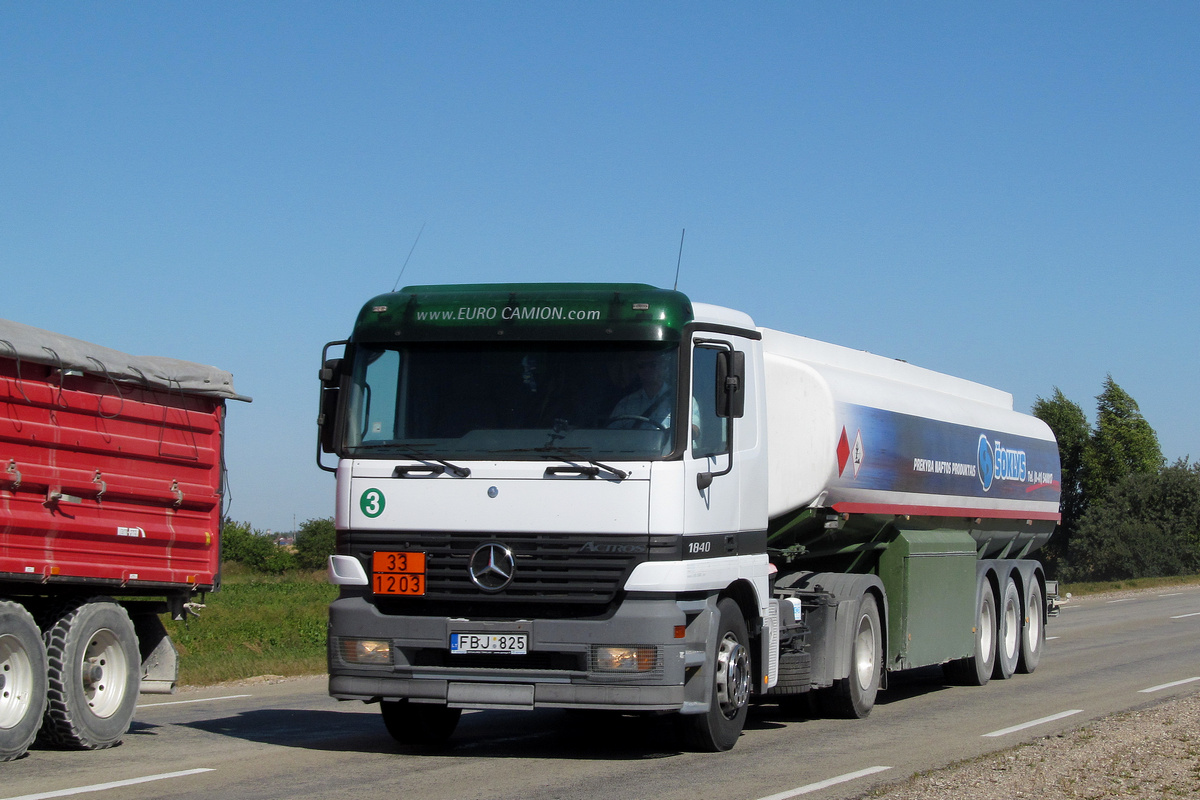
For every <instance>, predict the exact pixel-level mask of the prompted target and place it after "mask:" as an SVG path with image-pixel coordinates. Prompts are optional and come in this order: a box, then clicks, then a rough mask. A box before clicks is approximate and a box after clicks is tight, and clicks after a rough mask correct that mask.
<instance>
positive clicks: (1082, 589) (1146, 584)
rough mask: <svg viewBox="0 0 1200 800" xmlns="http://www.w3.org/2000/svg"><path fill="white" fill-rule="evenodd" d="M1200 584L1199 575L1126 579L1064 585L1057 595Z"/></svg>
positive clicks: (1078, 595) (1059, 588) (1081, 595)
mask: <svg viewBox="0 0 1200 800" xmlns="http://www.w3.org/2000/svg"><path fill="white" fill-rule="evenodd" d="M1198 583H1200V575H1174V576H1171V577H1167V578H1127V579H1125V580H1122V581H1097V582H1092V583H1064V584H1061V585H1060V586H1059V587H1058V593H1059V594H1060V595H1061V596H1063V597H1066V596H1067V592H1070V593H1071V594H1072V595H1073V596H1075V597H1086V596H1087V595H1089V594H1103V593H1105V592H1124V591H1130V590H1137V589H1160V588H1163V587H1170V586H1194V585H1195V584H1198Z"/></svg>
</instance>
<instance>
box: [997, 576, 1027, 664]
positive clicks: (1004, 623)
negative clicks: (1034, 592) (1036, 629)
mask: <svg viewBox="0 0 1200 800" xmlns="http://www.w3.org/2000/svg"><path fill="white" fill-rule="evenodd" d="M997 621H998V625H997V627H996V665H995V666H994V667H993V668H992V677H993V678H998V679H1000V680H1002V681H1006V680H1008V679H1009V678H1011V677H1012V676H1013V673H1014V672H1016V671H1017V661H1018V660H1019V659H1020V657H1021V629H1022V628H1023V627H1024V626H1023V625H1022V624H1021V593H1020V592H1019V591H1017V583H1016V581H1014V580H1013V579H1012V576H1011V575H1010V576H1009V577H1008V578H1006V579H1005V580H1004V589H1003V590H1002V591H1001V595H1000V613H999V615H998V616H997Z"/></svg>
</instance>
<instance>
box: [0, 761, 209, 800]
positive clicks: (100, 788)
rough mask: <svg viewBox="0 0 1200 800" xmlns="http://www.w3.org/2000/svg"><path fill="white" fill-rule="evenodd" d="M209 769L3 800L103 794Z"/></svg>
mask: <svg viewBox="0 0 1200 800" xmlns="http://www.w3.org/2000/svg"><path fill="white" fill-rule="evenodd" d="M212 771H213V770H211V769H207V768H205V769H185V770H183V771H182V772H164V773H162V774H160V775H147V776H146V777H144V778H130V779H129V780H125V781H110V782H109V783H93V784H92V785H91V786H79V787H76V788H74V789H59V790H57V791H54V792H39V793H37V794H23V795H21V796H19V797H6V798H3V800H49V798H51V797H71V796H72V795H77V794H87V793H88V792H103V791H104V790H106V789H120V788H122V787H124V786H135V785H137V784H139V783H151V782H153V781H165V780H167V779H168V778H184V777H187V776H188V775H199V774H200V773H202V772H212Z"/></svg>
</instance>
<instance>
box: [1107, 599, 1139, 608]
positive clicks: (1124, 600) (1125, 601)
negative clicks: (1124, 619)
mask: <svg viewBox="0 0 1200 800" xmlns="http://www.w3.org/2000/svg"><path fill="white" fill-rule="evenodd" d="M1132 599H1133V598H1132V597H1122V598H1121V599H1120V600H1109V601H1108V604H1109V605H1110V606H1111V605H1112V604H1113V603H1128V602H1129V601H1130V600H1132Z"/></svg>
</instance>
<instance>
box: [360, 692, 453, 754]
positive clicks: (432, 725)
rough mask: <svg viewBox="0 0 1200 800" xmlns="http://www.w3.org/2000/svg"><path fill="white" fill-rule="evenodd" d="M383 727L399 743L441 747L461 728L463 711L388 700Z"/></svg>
mask: <svg viewBox="0 0 1200 800" xmlns="http://www.w3.org/2000/svg"><path fill="white" fill-rule="evenodd" d="M379 711H380V713H381V714H382V715H383V724H384V726H385V727H386V728H387V731H388V733H390V734H391V735H392V738H393V739H395V740H396V741H397V742H400V743H401V744H406V745H412V746H416V745H424V746H426V747H439V746H441V745H443V744H445V743H446V740H448V739H449V738H450V736H451V735H452V734H453V733H454V729H455V728H456V727H458V718H459V717H461V716H462V709H461V708H447V707H446V706H441V705H432V704H429V703H410V702H409V701H407V700H399V701H396V700H384V701H383V702H381V703H380V704H379Z"/></svg>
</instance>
